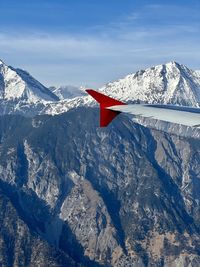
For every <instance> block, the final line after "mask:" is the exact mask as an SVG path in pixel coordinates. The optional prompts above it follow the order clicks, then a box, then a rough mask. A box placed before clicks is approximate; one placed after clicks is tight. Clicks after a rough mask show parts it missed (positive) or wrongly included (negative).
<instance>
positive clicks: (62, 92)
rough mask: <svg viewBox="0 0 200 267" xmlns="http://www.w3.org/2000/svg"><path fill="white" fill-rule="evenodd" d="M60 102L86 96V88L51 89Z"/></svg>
mask: <svg viewBox="0 0 200 267" xmlns="http://www.w3.org/2000/svg"><path fill="white" fill-rule="evenodd" d="M49 89H50V90H51V91H52V92H53V93H54V94H55V95H57V97H58V98H59V99H60V100H64V99H72V98H75V97H80V96H84V95H86V93H85V88H84V87H80V88H79V87H76V86H72V85H67V86H60V87H50V88H49Z"/></svg>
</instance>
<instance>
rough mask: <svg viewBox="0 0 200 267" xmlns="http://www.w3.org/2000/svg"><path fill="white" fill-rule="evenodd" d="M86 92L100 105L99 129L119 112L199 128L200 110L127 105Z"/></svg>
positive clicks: (95, 93)
mask: <svg viewBox="0 0 200 267" xmlns="http://www.w3.org/2000/svg"><path fill="white" fill-rule="evenodd" d="M86 91H87V92H88V94H90V95H91V96H92V97H93V98H94V99H95V100H96V101H97V102H99V104H100V126H101V127H106V126H107V125H108V124H109V123H110V122H111V121H112V120H113V119H114V118H115V117H116V116H117V115H118V114H119V113H121V112H123V113H128V114H131V115H135V116H140V117H144V118H153V119H157V120H162V121H166V122H172V123H177V124H182V125H185V126H190V127H200V108H193V107H185V106H174V105H162V104H161V105H159V104H131V105H127V104H125V103H123V102H121V101H118V100H116V99H113V98H111V97H108V96H105V95H103V94H101V93H99V92H97V91H95V90H92V89H88V90H86Z"/></svg>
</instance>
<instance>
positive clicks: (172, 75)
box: [101, 61, 200, 107]
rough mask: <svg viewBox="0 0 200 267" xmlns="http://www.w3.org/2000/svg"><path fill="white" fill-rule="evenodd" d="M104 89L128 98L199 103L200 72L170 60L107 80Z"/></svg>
mask: <svg viewBox="0 0 200 267" xmlns="http://www.w3.org/2000/svg"><path fill="white" fill-rule="evenodd" d="M101 91H103V92H105V93H107V94H110V95H112V96H113V97H118V98H120V99H122V100H125V101H143V102H146V103H162V104H179V105H186V106H187V105H190V106H195V107H199V106H200V74H199V72H198V71H193V70H191V69H188V68H187V67H186V66H184V65H181V64H179V63H177V62H174V61H173V62H169V63H167V64H164V65H158V66H155V67H152V68H148V69H146V70H140V71H138V72H136V73H135V74H131V75H128V76H126V77H125V78H124V79H120V80H118V81H116V82H113V83H108V84H107V85H106V86H105V87H103V88H101Z"/></svg>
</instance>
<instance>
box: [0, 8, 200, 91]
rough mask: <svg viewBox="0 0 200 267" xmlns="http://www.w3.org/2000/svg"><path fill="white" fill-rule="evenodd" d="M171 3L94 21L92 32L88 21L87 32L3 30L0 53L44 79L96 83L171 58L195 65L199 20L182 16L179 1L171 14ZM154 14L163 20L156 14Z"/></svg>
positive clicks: (198, 54)
mask: <svg viewBox="0 0 200 267" xmlns="http://www.w3.org/2000/svg"><path fill="white" fill-rule="evenodd" d="M176 9H177V6H169V5H167V6H165V7H164V6H163V5H147V6H144V7H143V8H142V9H140V10H136V11H130V13H129V14H125V15H124V16H122V17H120V18H119V19H118V20H116V21H112V22H110V23H109V24H108V25H107V27H106V28H105V26H102V27H101V26H100V25H99V26H97V27H96V32H95V27H93V30H92V31H91V32H90V33H89V32H88V33H87V34H81V33H80V32H78V33H74V34H72V33H70V34H69V33H64V32H63V33H62V34H61V33H55V32H48V33H39V32H38V31H37V32H36V33H34V32H32V33H31V32H30V31H29V32H28V31H26V32H25V31H24V32H23V33H18V34H16V33H15V34H14V33H13V32H12V31H8V32H4V33H3V32H2V33H0V51H1V54H0V56H1V57H2V58H3V59H5V60H6V62H7V63H8V64H11V65H13V66H18V67H21V68H24V69H27V70H28V71H29V72H30V73H32V74H33V75H34V76H35V77H36V78H38V79H39V80H40V81H42V82H44V83H45V84H48V85H52V84H57V85H58V84H74V85H81V84H85V85H88V86H100V85H103V84H104V83H106V82H109V81H111V80H115V79H117V78H120V77H123V76H124V75H126V74H128V73H132V72H135V71H137V70H138V69H140V68H145V67H148V66H151V65H156V64H161V63H164V62H167V61H171V60H177V61H180V62H181V63H184V64H187V65H188V66H189V67H192V68H200V63H199V62H200V49H199V48H200V45H199V43H200V30H199V29H200V28H199V20H198V18H197V17H195V19H194V18H193V19H191V20H190V15H188V14H187V17H186V11H185V8H184V7H183V8H182V9H181V8H180V7H179V12H180V13H181V14H182V15H181V16H180V17H179V19H178V20H175V19H174V16H175V13H176V12H177V10H176ZM170 12H171V13H170ZM173 12H174V13H173ZM196 12H199V11H195V10H194V13H192V14H196ZM152 14H153V16H152ZM156 15H157V16H159V18H161V17H163V20H161V19H159V20H157V18H156ZM183 16H184V17H183ZM195 16H196V15H195ZM154 17H155V18H154ZM170 18H171V20H170ZM180 18H181V19H180ZM184 18H187V19H185V20H184ZM158 21H160V24H159V23H157V22H158ZM181 22H182V23H181Z"/></svg>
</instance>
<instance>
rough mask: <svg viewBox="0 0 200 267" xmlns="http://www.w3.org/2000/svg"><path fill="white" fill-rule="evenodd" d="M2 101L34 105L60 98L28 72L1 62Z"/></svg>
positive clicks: (0, 85)
mask: <svg viewBox="0 0 200 267" xmlns="http://www.w3.org/2000/svg"><path fill="white" fill-rule="evenodd" d="M0 100H2V101H4V100H5V101H15V102H16V103H19V102H20V101H21V102H23V103H25V102H27V103H32V104H34V103H39V102H40V103H45V102H52V101H57V100H58V97H57V96H56V95H55V94H53V93H52V92H51V91H50V90H49V89H47V88H46V87H45V86H44V85H42V84H41V83H39V82H38V81H37V80H36V79H34V78H33V77H32V76H31V75H30V74H29V73H28V72H26V71H24V70H21V69H15V68H13V67H11V66H7V65H6V64H5V63H4V62H3V61H2V60H0Z"/></svg>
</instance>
